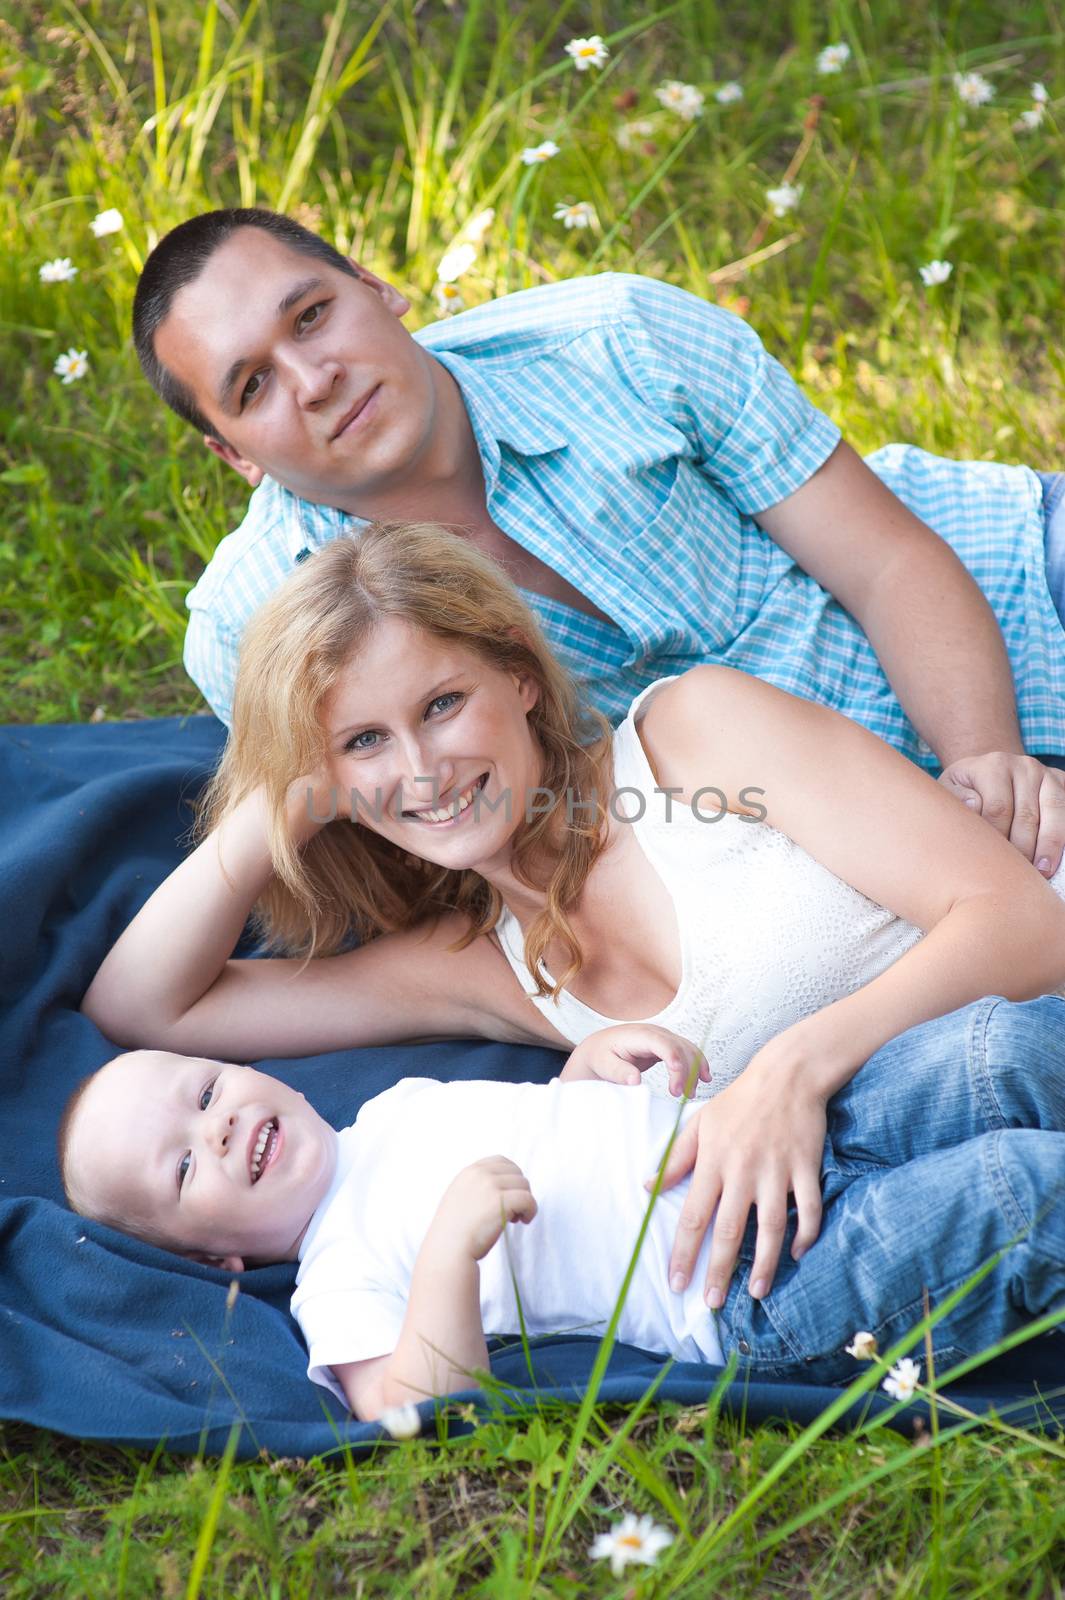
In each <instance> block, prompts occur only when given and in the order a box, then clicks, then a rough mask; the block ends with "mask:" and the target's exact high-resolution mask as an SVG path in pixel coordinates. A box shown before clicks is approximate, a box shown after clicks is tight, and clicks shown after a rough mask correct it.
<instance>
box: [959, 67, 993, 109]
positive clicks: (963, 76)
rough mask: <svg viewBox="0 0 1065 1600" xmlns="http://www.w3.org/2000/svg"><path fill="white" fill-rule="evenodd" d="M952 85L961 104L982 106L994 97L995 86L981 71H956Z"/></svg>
mask: <svg viewBox="0 0 1065 1600" xmlns="http://www.w3.org/2000/svg"><path fill="white" fill-rule="evenodd" d="M954 87H955V89H957V91H958V99H959V100H960V101H961V102H962V103H963V105H967V106H983V105H986V104H987V102H988V101H989V100H993V99H994V98H995V86H994V84H993V83H990V82H989V81H988V80H987V78H985V77H984V75H983V73H982V72H956V73H955V74H954Z"/></svg>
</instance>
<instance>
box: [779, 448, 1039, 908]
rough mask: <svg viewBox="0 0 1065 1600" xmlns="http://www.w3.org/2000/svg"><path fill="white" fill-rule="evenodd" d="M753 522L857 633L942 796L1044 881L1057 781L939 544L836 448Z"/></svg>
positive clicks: (1003, 664) (977, 593)
mask: <svg viewBox="0 0 1065 1600" xmlns="http://www.w3.org/2000/svg"><path fill="white" fill-rule="evenodd" d="M756 521H757V522H759V523H760V524H761V526H762V527H763V528H764V529H765V531H766V532H767V533H768V534H769V535H770V537H771V538H772V539H774V540H775V541H776V543H777V544H779V545H780V547H781V549H782V550H786V551H787V553H788V555H790V556H791V557H792V559H793V560H795V561H797V562H798V563H799V565H800V566H801V567H803V568H804V569H805V570H806V571H807V572H808V573H809V574H810V576H811V577H813V578H816V580H817V582H818V583H819V584H820V585H821V587H822V588H823V589H827V590H828V591H829V593H830V594H833V595H834V596H835V597H836V599H837V600H838V601H839V602H840V604H841V605H842V606H845V607H846V609H847V610H848V611H849V612H850V613H851V615H852V616H853V617H854V619H855V620H856V621H857V622H858V623H860V624H861V626H862V628H863V629H864V631H865V634H866V637H867V638H868V640H869V642H870V644H871V645H872V647H873V649H874V650H875V651H876V653H877V656H878V658H879V660H880V664H881V666H882V667H883V669H884V672H885V674H886V676H887V678H888V681H889V682H890V684H891V686H892V688H893V689H894V690H895V693H896V695H897V696H898V699H899V703H900V705H901V706H902V708H903V710H904V711H905V712H906V713H907V715H908V716H909V718H910V721H911V722H912V723H913V725H914V727H915V728H916V729H917V731H918V733H919V734H920V735H921V737H922V738H923V739H924V740H925V741H926V742H927V743H928V744H929V745H931V747H932V749H933V750H934V751H935V753H936V754H937V755H938V757H939V760H940V764H941V765H942V767H943V769H944V770H943V772H942V774H941V778H940V781H941V782H942V783H943V785H944V787H945V788H947V789H948V791H949V792H951V793H952V794H954V796H955V797H956V798H957V799H959V800H965V801H966V802H967V804H969V805H970V806H971V807H973V808H974V809H975V810H977V811H978V812H979V813H980V814H981V815H983V817H984V818H985V819H986V820H987V821H988V822H989V823H990V824H991V826H992V827H993V828H995V830H996V831H997V832H998V833H1001V834H1002V835H1003V837H1005V838H1008V839H1009V841H1010V843H1011V844H1012V845H1014V846H1015V847H1016V848H1017V849H1018V850H1019V851H1020V852H1021V854H1022V855H1024V856H1026V857H1027V858H1028V860H1029V861H1033V862H1035V863H1036V865H1037V866H1038V867H1039V870H1040V872H1042V873H1043V875H1044V876H1045V877H1047V878H1049V877H1051V876H1053V874H1054V873H1055V872H1056V871H1057V869H1058V866H1059V864H1060V862H1061V859H1062V847H1063V845H1065V788H1063V786H1062V775H1061V774H1060V773H1058V772H1055V771H1052V770H1050V769H1048V768H1045V767H1043V766H1042V764H1041V763H1040V762H1038V761H1036V760H1034V759H1033V758H1032V757H1031V756H1027V755H1025V753H1024V744H1023V742H1022V739H1021V730H1020V725H1019V723H1018V720H1017V705H1016V700H1015V697H1014V691H1013V675H1012V672H1011V669H1010V662H1009V657H1008V655H1007V653H1006V646H1005V643H1004V641H1003V638H1002V634H1001V632H1000V630H999V626H998V622H997V621H996V619H995V616H994V613H993V612H992V610H991V607H990V606H989V605H988V603H987V601H986V599H985V598H984V595H983V593H982V591H981V590H980V589H979V587H978V586H977V585H976V583H974V582H973V579H972V578H971V577H970V575H969V573H968V572H967V571H966V569H965V567H964V565H963V564H962V562H961V561H959V559H958V557H957V556H956V555H955V554H954V551H953V550H952V549H951V548H950V546H949V545H948V544H947V543H946V541H945V540H943V539H940V538H939V537H938V535H937V534H935V533H934V532H933V531H932V529H931V528H929V527H927V526H926V524H925V523H923V522H922V521H921V520H920V518H919V517H915V516H914V514H913V513H912V511H910V510H908V509H907V507H906V506H904V505H903V504H902V501H901V500H899V499H898V498H897V497H896V496H895V495H893V494H892V492H891V490H890V489H888V488H887V486H886V485H885V484H883V483H881V481H880V479H879V478H878V477H877V476H876V474H875V473H874V472H872V471H871V470H870V469H869V468H868V467H867V466H866V465H865V462H864V461H862V459H861V457H860V456H858V455H857V454H856V453H855V452H854V450H852V449H851V447H850V445H848V444H846V443H842V442H841V443H840V444H838V445H837V446H836V449H835V450H834V451H833V453H832V455H831V456H829V458H828V460H827V461H826V462H825V464H824V465H823V466H822V467H821V468H819V470H818V471H817V472H815V473H814V475H813V476H812V477H811V478H810V479H808V480H807V482H806V483H804V484H803V485H802V487H801V488H800V489H798V490H796V491H795V492H794V493H793V494H790V495H789V496H788V497H787V499H785V500H782V501H780V503H779V504H778V505H775V506H772V507H771V508H770V509H769V510H768V511H760V512H758V513H757V515H756Z"/></svg>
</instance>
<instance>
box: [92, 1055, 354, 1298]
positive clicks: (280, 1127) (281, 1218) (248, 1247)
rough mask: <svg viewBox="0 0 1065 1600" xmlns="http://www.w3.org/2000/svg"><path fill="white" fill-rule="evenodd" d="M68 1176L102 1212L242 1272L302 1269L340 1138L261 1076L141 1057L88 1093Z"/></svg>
mask: <svg viewBox="0 0 1065 1600" xmlns="http://www.w3.org/2000/svg"><path fill="white" fill-rule="evenodd" d="M67 1165H68V1172H69V1174H70V1175H71V1176H72V1178H73V1180H74V1184H75V1186H76V1188H77V1190H78V1192H79V1195H81V1196H85V1197H87V1199H88V1200H89V1201H90V1202H91V1204H92V1208H93V1209H94V1210H96V1211H99V1212H100V1213H103V1214H106V1215H109V1216H113V1217H115V1218H116V1219H118V1220H119V1221H120V1223H121V1222H122V1221H123V1220H125V1221H126V1222H127V1223H128V1226H129V1228H130V1230H131V1231H137V1230H138V1228H140V1229H143V1228H144V1227H145V1226H146V1225H147V1227H149V1228H151V1229H153V1230H154V1231H155V1232H156V1233H157V1234H160V1235H161V1236H162V1237H163V1238H164V1239H165V1240H166V1242H167V1244H168V1245H169V1247H170V1248H171V1249H174V1250H177V1251H180V1252H182V1253H183V1254H190V1255H192V1254H200V1253H202V1254H206V1255H209V1256H212V1257H214V1256H217V1257H219V1258H221V1259H222V1261H223V1263H224V1264H225V1265H227V1266H228V1267H229V1268H230V1270H231V1271H241V1270H242V1267H243V1262H244V1259H245V1258H250V1259H251V1260H255V1261H260V1260H261V1261H285V1260H292V1259H294V1258H295V1255H296V1250H297V1247H298V1245H299V1241H300V1239H301V1238H302V1237H303V1234H304V1232H305V1230H306V1227H307V1224H308V1222H309V1221H310V1218H311V1214H312V1212H313V1211H314V1208H315V1206H316V1205H317V1204H318V1202H319V1201H320V1200H321V1199H322V1197H323V1195H324V1194H325V1192H326V1190H327V1189H328V1187H329V1184H330V1182H331V1181H332V1178H333V1173H334V1170H335V1167H336V1135H335V1133H334V1132H333V1130H332V1128H331V1127H330V1126H329V1124H328V1123H326V1122H323V1120H322V1118H321V1117H320V1116H319V1115H318V1113H317V1112H316V1111H314V1110H313V1109H312V1108H311V1107H310V1106H309V1105H308V1104H307V1102H306V1100H305V1099H304V1098H303V1096H302V1095H301V1094H299V1093H298V1092H297V1091H296V1090H295V1089H290V1088H288V1087H287V1085H286V1084H283V1083H281V1082H279V1081H278V1079H276V1078H271V1077H268V1076H267V1075H266V1074H265V1073H262V1072H256V1071H255V1070H254V1068H252V1067H238V1066H233V1065H227V1064H226V1063H224V1062H218V1061H204V1060H200V1059H198V1058H196V1057H192V1056H178V1055H171V1054H170V1053H169V1052H167V1051H162V1050H137V1051H133V1052H131V1053H130V1054H129V1055H123V1056H118V1057H117V1058H116V1059H115V1060H114V1061H112V1062H109V1063H108V1065H107V1066H106V1067H104V1068H103V1070H102V1071H101V1072H100V1073H99V1075H98V1076H97V1077H96V1078H95V1079H94V1081H93V1082H92V1084H91V1085H90V1086H89V1088H88V1089H87V1090H86V1092H85V1095H84V1097H83V1099H82V1101H81V1103H80V1105H79V1107H78V1110H77V1112H76V1113H75V1120H74V1125H73V1129H72V1132H71V1137H70V1143H69V1145H68V1149H67Z"/></svg>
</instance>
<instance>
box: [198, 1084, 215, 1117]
mask: <svg viewBox="0 0 1065 1600" xmlns="http://www.w3.org/2000/svg"><path fill="white" fill-rule="evenodd" d="M214 1086H215V1080H214V1078H212V1079H211V1081H210V1083H207V1084H204V1086H203V1088H202V1089H201V1090H200V1098H199V1100H197V1102H196V1104H197V1105H198V1106H199V1108H200V1110H201V1111H206V1110H207V1107H208V1106H209V1105H210V1103H211V1096H212V1094H213V1093H214Z"/></svg>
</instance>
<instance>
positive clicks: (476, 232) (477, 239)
mask: <svg viewBox="0 0 1065 1600" xmlns="http://www.w3.org/2000/svg"><path fill="white" fill-rule="evenodd" d="M495 220H496V213H495V207H494V206H486V207H485V209H484V210H483V211H478V213H477V215H476V216H475V217H471V218H470V220H469V222H467V223H466V225H465V226H464V227H463V229H462V230H461V233H460V235H459V237H460V238H462V239H468V240H469V241H470V243H471V244H480V243H481V241H482V239H483V238H484V236H485V234H486V233H487V232H488V230H489V228H490V227H491V226H492V224H493V222H494V221H495Z"/></svg>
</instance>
